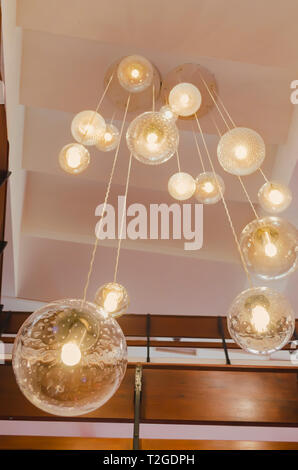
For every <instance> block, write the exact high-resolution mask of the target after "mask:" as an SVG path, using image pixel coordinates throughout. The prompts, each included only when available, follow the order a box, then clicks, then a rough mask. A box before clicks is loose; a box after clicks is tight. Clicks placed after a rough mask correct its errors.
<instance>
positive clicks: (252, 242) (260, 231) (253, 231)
mask: <svg viewBox="0 0 298 470" xmlns="http://www.w3.org/2000/svg"><path fill="white" fill-rule="evenodd" d="M240 246H241V249H242V252H243V255H244V258H245V260H246V263H247V266H248V268H249V269H250V270H251V271H252V272H254V273H255V274H256V275H258V276H260V277H262V278H263V279H279V278H282V277H285V276H287V275H288V274H290V273H291V272H293V271H294V270H295V269H296V267H297V254H298V237H297V230H296V228H295V227H294V226H293V225H291V224H290V223H289V222H286V221H285V220H283V219H281V218H279V217H273V216H267V217H263V218H261V219H256V220H254V221H252V222H250V223H249V224H248V225H247V226H246V227H245V228H244V230H243V231H242V233H241V237H240Z"/></svg>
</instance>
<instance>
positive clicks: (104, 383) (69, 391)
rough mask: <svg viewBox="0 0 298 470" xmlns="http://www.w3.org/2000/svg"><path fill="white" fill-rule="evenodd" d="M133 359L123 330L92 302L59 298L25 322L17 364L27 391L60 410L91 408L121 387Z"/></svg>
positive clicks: (40, 404) (53, 409) (15, 356)
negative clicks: (129, 353) (128, 358)
mask: <svg viewBox="0 0 298 470" xmlns="http://www.w3.org/2000/svg"><path fill="white" fill-rule="evenodd" d="M126 364H127V348H126V341H125V337H124V335H123V332H122V330H121V328H120V326H119V325H118V323H117V322H116V320H114V319H113V318H111V317H110V316H108V315H107V314H106V312H104V311H103V310H102V309H100V308H99V307H98V306H96V305H95V304H93V303H91V302H84V301H83V300H70V299H67V300H59V301H56V302H52V303H50V304H48V305H45V306H43V307H41V308H40V309H39V310H37V311H36V312H34V313H33V314H32V315H30V317H29V318H27V320H26V321H25V322H24V324H23V325H22V326H21V328H20V330H19V332H18V335H17V337H16V339H15V343H14V348H13V358H12V365H13V370H14V373H15V377H16V380H17V383H18V385H19V387H20V389H21V391H22V392H23V394H24V395H25V397H26V398H27V399H28V400H29V401H30V402H31V403H33V405H35V406H36V407H37V408H40V409H41V410H43V411H45V412H47V413H51V414H54V415H59V416H78V415H82V414H85V413H89V412H91V411H93V410H95V409H97V408H99V407H100V406H102V405H103V404H104V403H105V402H106V401H108V400H109V399H110V398H111V397H112V396H113V395H114V393H115V392H116V390H117V388H118V387H119V385H120V383H121V381H122V379H123V377H124V374H125V371H126Z"/></svg>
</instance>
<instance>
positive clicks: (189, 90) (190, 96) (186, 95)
mask: <svg viewBox="0 0 298 470" xmlns="http://www.w3.org/2000/svg"><path fill="white" fill-rule="evenodd" d="M201 103H202V95H201V93H200V91H199V90H198V88H197V87H196V86H195V85H193V84H192V83H179V84H178V85H176V86H174V88H172V90H171V91H170V94H169V105H170V108H171V109H172V111H173V112H174V113H176V114H178V115H179V116H192V115H193V114H194V113H196V112H197V111H198V109H199V108H200V106H201Z"/></svg>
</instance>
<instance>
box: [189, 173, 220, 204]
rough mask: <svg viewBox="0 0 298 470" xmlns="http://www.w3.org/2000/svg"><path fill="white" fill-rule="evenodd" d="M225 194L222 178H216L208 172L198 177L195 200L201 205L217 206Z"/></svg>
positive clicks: (217, 176)
mask: <svg viewBox="0 0 298 470" xmlns="http://www.w3.org/2000/svg"><path fill="white" fill-rule="evenodd" d="M224 192H225V184H224V181H223V179H222V177H221V176H219V175H216V176H214V174H213V173H212V172H208V171H207V172H205V173H201V174H200V175H198V176H197V178H196V192H195V198H196V199H197V201H198V202H200V203H201V204H215V203H216V202H218V201H219V200H220V199H221V194H223V193H224Z"/></svg>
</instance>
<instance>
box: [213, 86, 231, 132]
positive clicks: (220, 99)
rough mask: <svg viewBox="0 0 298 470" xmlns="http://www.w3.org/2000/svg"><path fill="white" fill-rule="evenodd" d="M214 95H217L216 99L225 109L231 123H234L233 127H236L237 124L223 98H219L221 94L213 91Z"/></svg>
mask: <svg viewBox="0 0 298 470" xmlns="http://www.w3.org/2000/svg"><path fill="white" fill-rule="evenodd" d="M213 93H214V94H215V96H216V98H217V99H218V101H219V102H220V104H221V105H222V107H223V109H224V111H225V113H226V115H227V116H228V118H229V119H230V121H231V123H232V126H233V127H236V124H235V122H234V121H233V119H232V116H231V115H230V113H229V111H228V110H227V108H226V107H225V105H224V102H223V100H222V98H221V97H220V96H219V94H218V93H217V92H216V90H213Z"/></svg>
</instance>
